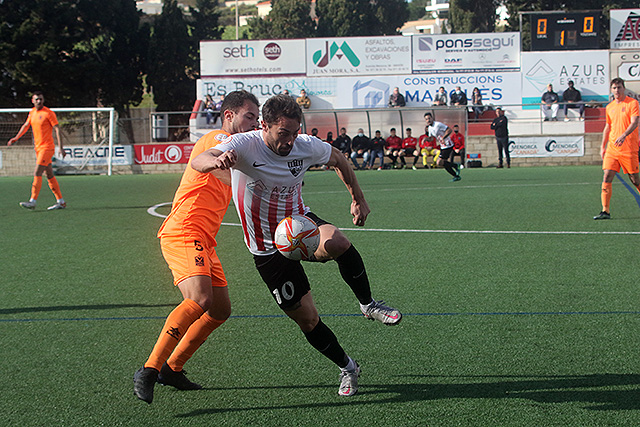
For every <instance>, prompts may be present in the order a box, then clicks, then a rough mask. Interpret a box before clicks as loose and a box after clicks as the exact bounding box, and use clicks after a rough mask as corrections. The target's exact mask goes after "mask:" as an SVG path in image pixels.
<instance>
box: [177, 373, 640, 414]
mask: <svg viewBox="0 0 640 427" xmlns="http://www.w3.org/2000/svg"><path fill="white" fill-rule="evenodd" d="M411 377H412V378H415V379H424V380H426V381H425V382H424V383H415V382H412V383H403V384H369V385H366V384H361V386H360V391H359V392H358V394H357V395H356V396H354V397H351V398H348V399H344V400H342V399H341V400H340V401H335V400H334V399H328V400H327V401H326V402H321V403H308V404H296V405H279V404H274V405H262V406H238V407H226V408H222V407H220V408H206V409H198V410H195V411H191V412H187V413H184V414H176V415H175V416H176V418H190V417H198V416H203V415H211V414H219V413H231V412H243V411H265V410H266V411H273V410H279V409H281V410H290V409H318V408H335V407H339V406H345V407H347V406H348V407H353V405H363V406H369V405H379V404H393V403H407V402H417V401H436V400H446V399H528V400H532V401H534V402H536V403H540V404H558V403H578V404H581V405H582V409H586V410H592V411H619V410H639V409H640V391H639V390H638V389H637V387H634V389H633V390H628V389H619V388H618V389H613V388H614V387H629V386H637V385H639V384H640V375H638V374H588V375H566V376H562V375H560V376H555V375H553V376H552V375H550V376H519V375H512V376H509V375H507V376H502V375H501V376H460V377H455V376H430V375H423V376H419V375H415V376H411ZM429 379H438V380H439V381H437V382H429V381H428V380H429ZM442 379H450V380H451V382H450V383H442V382H440V380H442ZM465 379H467V380H468V379H472V380H473V381H463V382H458V381H459V380H465ZM319 388H320V389H326V390H327V393H332V394H333V393H335V388H336V386H333V385H331V386H330V385H323V386H311V385H301V386H291V385H287V386H273V387H232V388H231V387H230V388H209V389H205V390H212V391H221V390H226V391H242V390H247V391H251V390H257V391H271V393H269V395H270V396H272V397H273V399H272V400H273V401H274V402H278V401H282V400H285V399H284V398H283V399H282V400H280V399H278V398H277V392H278V390H282V391H283V392H285V393H289V392H291V389H296V390H300V392H304V390H305V389H319ZM378 395H379V396H378ZM361 397H366V399H367V400H363V399H361Z"/></svg>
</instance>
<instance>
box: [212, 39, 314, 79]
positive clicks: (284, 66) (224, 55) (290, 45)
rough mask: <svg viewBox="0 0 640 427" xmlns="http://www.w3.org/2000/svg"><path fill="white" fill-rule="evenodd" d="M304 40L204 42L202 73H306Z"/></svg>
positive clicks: (235, 74)
mask: <svg viewBox="0 0 640 427" xmlns="http://www.w3.org/2000/svg"><path fill="white" fill-rule="evenodd" d="M304 52H305V41H304V40H235V41H203V42H200V75H201V76H203V77H205V76H211V77H214V76H230V75H233V76H247V75H274V74H275V75H277V74H288V75H291V74H305V72H306V69H305V62H304V61H303V60H302V59H301V58H303V57H304Z"/></svg>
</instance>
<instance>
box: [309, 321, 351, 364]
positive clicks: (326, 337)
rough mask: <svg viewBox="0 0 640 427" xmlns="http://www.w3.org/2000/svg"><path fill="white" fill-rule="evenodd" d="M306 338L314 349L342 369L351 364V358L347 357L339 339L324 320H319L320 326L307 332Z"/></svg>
mask: <svg viewBox="0 0 640 427" xmlns="http://www.w3.org/2000/svg"><path fill="white" fill-rule="evenodd" d="M304 336H305V337H306V338H307V341H309V344H311V345H312V346H313V348H315V349H316V350H318V351H319V352H320V353H322V354H323V355H324V356H326V357H327V358H328V359H329V360H331V361H332V362H333V363H335V364H336V365H338V366H339V367H340V368H344V367H345V366H347V364H349V357H348V356H347V353H345V352H344V350H343V349H342V347H341V346H340V343H339V342H338V338H336V336H335V334H334V333H333V331H332V330H331V329H329V327H328V326H327V325H325V324H324V323H323V322H322V319H320V320H319V322H318V324H317V325H316V327H315V328H313V330H312V331H311V332H305V333H304Z"/></svg>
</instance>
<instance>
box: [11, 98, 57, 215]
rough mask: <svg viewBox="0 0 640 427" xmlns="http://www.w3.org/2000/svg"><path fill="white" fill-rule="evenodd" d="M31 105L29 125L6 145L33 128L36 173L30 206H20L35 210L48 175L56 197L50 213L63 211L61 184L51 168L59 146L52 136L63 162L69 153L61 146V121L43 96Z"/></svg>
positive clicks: (23, 127) (23, 203)
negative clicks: (43, 175) (45, 104)
mask: <svg viewBox="0 0 640 427" xmlns="http://www.w3.org/2000/svg"><path fill="white" fill-rule="evenodd" d="M31 103H32V104H33V108H32V109H31V111H30V112H29V117H27V121H26V122H24V124H23V125H22V127H21V128H20V130H19V131H18V134H17V135H16V136H15V137H14V138H11V139H10V140H9V142H8V143H7V145H11V144H13V143H15V142H16V141H17V140H19V139H20V138H21V137H22V136H23V135H24V134H25V133H27V130H29V126H31V129H32V132H33V142H34V147H35V150H36V157H37V161H36V170H35V172H34V174H33V175H34V176H33V184H32V185H31V199H29V201H28V202H20V206H22V207H23V208H27V209H35V208H36V201H37V200H38V195H39V194H40V188H41V187H42V174H43V173H45V172H46V174H47V182H48V183H49V188H51V191H52V192H53V195H54V196H56V204H55V205H52V206H49V207H48V208H47V209H48V210H53V209H64V208H66V207H67V204H66V203H65V201H64V199H63V198H62V193H61V192H60V185H58V180H57V179H56V177H55V176H54V175H53V167H51V159H52V158H53V155H54V154H55V150H56V146H55V144H54V141H53V135H54V134H55V136H56V139H57V140H58V147H59V148H60V154H61V155H62V157H63V158H64V157H65V155H66V153H65V152H64V147H63V146H62V140H61V139H60V131H59V129H58V119H57V117H56V113H54V112H53V111H51V110H50V109H48V108H47V107H45V106H44V95H43V94H42V92H34V93H33V95H32V96H31Z"/></svg>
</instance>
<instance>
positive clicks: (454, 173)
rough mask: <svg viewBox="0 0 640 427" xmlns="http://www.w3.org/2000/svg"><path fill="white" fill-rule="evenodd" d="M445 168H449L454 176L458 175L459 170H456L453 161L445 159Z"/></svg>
mask: <svg viewBox="0 0 640 427" xmlns="http://www.w3.org/2000/svg"><path fill="white" fill-rule="evenodd" d="M444 168H445V169H446V170H447V172H449V173H450V174H451V175H453V176H458V172H456V168H455V167H454V166H453V163H451V162H450V161H448V160H445V162H444Z"/></svg>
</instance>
